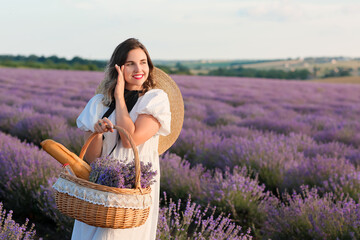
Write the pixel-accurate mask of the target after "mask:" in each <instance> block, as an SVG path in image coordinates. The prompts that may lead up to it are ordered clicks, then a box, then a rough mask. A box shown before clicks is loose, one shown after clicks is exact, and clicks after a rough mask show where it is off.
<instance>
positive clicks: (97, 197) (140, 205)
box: [53, 177, 152, 209]
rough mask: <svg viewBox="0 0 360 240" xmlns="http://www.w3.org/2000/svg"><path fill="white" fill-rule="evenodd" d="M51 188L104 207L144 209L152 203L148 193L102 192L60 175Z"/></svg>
mask: <svg viewBox="0 0 360 240" xmlns="http://www.w3.org/2000/svg"><path fill="white" fill-rule="evenodd" d="M53 188H54V189H56V190H57V191H59V192H61V193H66V194H69V195H70V196H73V197H76V198H78V199H81V200H84V201H87V202H90V203H93V204H98V205H103V206H105V207H118V208H132V209H146V208H148V207H150V205H151V203H152V199H151V194H150V193H149V194H145V195H129V194H118V193H110V192H104V191H99V190H95V189H91V188H87V187H82V186H80V185H77V184H76V183H74V182H71V181H69V180H66V179H63V178H61V177H59V178H58V180H57V181H56V182H55V184H54V185H53Z"/></svg>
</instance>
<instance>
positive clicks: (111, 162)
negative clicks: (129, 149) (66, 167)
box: [89, 157, 157, 188]
mask: <svg viewBox="0 0 360 240" xmlns="http://www.w3.org/2000/svg"><path fill="white" fill-rule="evenodd" d="M90 166H91V172H90V177H89V181H90V182H94V183H97V184H101V185H105V186H109V187H116V188H134V187H135V162H134V161H131V162H125V161H124V160H119V159H114V158H110V157H104V158H98V159H97V160H96V161H94V162H93V163H91V164H90ZM140 173H141V178H140V184H141V187H142V188H146V187H149V186H150V185H151V184H153V183H154V182H155V179H154V178H155V176H156V174H157V171H153V170H152V164H151V163H150V162H149V163H147V164H144V163H143V162H140Z"/></svg>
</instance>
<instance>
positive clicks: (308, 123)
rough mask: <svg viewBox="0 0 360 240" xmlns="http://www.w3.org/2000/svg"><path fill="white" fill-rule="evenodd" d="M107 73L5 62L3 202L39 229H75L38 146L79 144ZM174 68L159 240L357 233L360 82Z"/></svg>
mask: <svg viewBox="0 0 360 240" xmlns="http://www.w3.org/2000/svg"><path fill="white" fill-rule="evenodd" d="M102 77H103V73H99V72H84V71H60V70H31V69H10V68H0V109H1V111H0V131H1V133H0V164H1V166H2V167H1V170H0V184H1V187H0V202H2V204H3V208H4V209H7V210H13V215H12V217H13V218H14V219H16V221H17V222H20V223H22V222H25V221H26V220H25V219H26V218H28V219H29V223H30V225H31V223H35V230H36V236H37V238H38V237H42V238H43V239H67V238H69V236H70V234H71V231H72V220H71V219H69V218H67V217H65V216H63V215H61V214H60V213H59V212H58V211H57V210H56V207H55V203H54V196H53V190H52V188H51V186H52V184H53V183H54V181H55V180H56V178H57V176H58V173H59V172H60V171H61V166H60V165H59V164H58V163H57V162H56V161H55V160H53V159H52V158H51V157H50V156H49V155H48V154H46V153H45V152H44V151H42V150H40V148H39V143H40V142H41V141H42V140H43V139H46V138H52V139H54V140H56V141H58V142H60V143H62V144H64V145H65V146H67V147H68V148H69V149H71V150H72V151H74V152H76V153H79V151H80V148H81V146H82V144H83V133H82V132H81V131H80V130H78V129H77V128H76V124H75V120H76V118H77V116H78V115H79V113H80V112H81V110H82V109H83V107H84V106H85V104H86V103H87V101H88V100H89V99H90V98H91V97H92V96H93V95H94V92H95V88H96V86H97V84H98V83H99V82H100V81H101V80H102ZM172 77H173V79H174V80H175V81H176V82H177V84H178V85H179V87H180V90H181V92H182V94H183V97H184V102H185V120H184V126H183V130H182V132H181V134H180V137H179V139H178V140H177V142H176V143H175V144H174V145H173V146H172V147H171V148H170V150H169V151H168V152H166V153H165V154H163V155H162V157H161V159H160V160H161V191H162V192H164V194H162V198H163V200H162V207H161V210H160V216H159V225H158V232H157V233H158V234H157V235H158V239H360V205H359V204H360V203H359V202H360V121H359V119H360V104H359V103H360V85H351V84H348V85H343V84H326V83H315V82H300V81H281V80H268V79H250V78H235V77H233V78H232V77H209V76H206V77H205V76H172ZM189 195H191V197H189ZM170 198H171V199H172V200H170ZM190 198H191V199H190ZM2 218H3V217H2ZM0 220H2V219H0ZM8 222H9V221H8ZM0 223H1V225H4V226H5V225H6V224H3V222H2V221H1V222H0ZM4 229H5V227H3V226H0V239H1V237H2V235H1V234H2V233H3V232H6V231H4ZM22 231H25V230H22ZM29 231H32V229H31V230H29ZM30 235H31V234H30ZM4 236H5V235H4ZM4 239H6V237H5V238H4Z"/></svg>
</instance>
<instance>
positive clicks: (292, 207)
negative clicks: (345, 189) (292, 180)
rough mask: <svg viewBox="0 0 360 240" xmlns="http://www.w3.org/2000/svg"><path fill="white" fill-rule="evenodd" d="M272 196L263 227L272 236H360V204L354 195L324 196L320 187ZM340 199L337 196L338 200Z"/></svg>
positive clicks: (268, 235)
mask: <svg viewBox="0 0 360 240" xmlns="http://www.w3.org/2000/svg"><path fill="white" fill-rule="evenodd" d="M283 198H284V201H283V202H280V201H279V199H277V198H274V197H273V198H272V199H269V200H268V201H266V202H264V203H263V204H264V205H262V206H261V207H262V208H263V211H264V212H266V213H267V220H266V222H265V224H264V225H263V227H262V229H261V231H262V233H263V237H264V238H266V239H268V238H270V239H299V240H300V239H359V238H360V205H359V203H356V202H355V201H354V200H353V199H351V198H347V197H342V198H340V199H339V198H335V197H334V196H333V194H332V193H328V194H326V195H325V196H324V197H320V196H319V194H318V191H317V189H316V188H312V189H309V188H308V187H305V186H303V187H302V191H301V192H300V193H296V192H294V193H293V194H292V195H290V194H284V196H283ZM336 199H337V200H336Z"/></svg>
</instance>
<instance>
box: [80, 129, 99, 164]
mask: <svg viewBox="0 0 360 240" xmlns="http://www.w3.org/2000/svg"><path fill="white" fill-rule="evenodd" d="M91 134H92V132H90V131H88V132H86V133H85V136H84V139H85V142H86V140H87V139H88V138H89V136H90V135H91ZM102 137H103V135H102V134H97V135H96V136H95V138H94V139H93V140H92V141H91V143H90V145H89V147H88V148H87V150H86V153H85V155H84V159H85V160H86V162H88V163H89V164H91V163H92V162H93V161H95V159H97V158H99V157H100V156H101V152H102V143H103V140H102Z"/></svg>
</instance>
